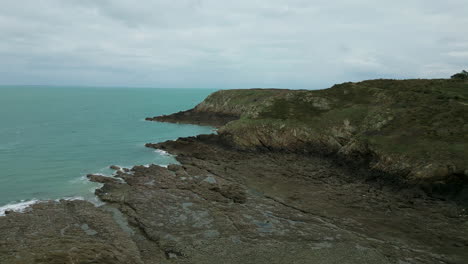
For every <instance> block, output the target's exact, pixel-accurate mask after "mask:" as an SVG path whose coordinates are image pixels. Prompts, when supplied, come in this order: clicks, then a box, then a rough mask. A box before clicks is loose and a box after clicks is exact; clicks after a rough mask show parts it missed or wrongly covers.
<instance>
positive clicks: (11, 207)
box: [0, 199, 41, 216]
mask: <svg viewBox="0 0 468 264" xmlns="http://www.w3.org/2000/svg"><path fill="white" fill-rule="evenodd" d="M39 202H41V201H39V200H36V199H33V200H30V201H21V202H19V203H11V204H7V205H4V206H1V207H0V216H5V211H14V212H20V213H22V212H24V210H26V209H27V208H28V207H30V206H31V205H33V204H35V203H39Z"/></svg>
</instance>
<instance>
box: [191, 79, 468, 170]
mask: <svg viewBox="0 0 468 264" xmlns="http://www.w3.org/2000/svg"><path fill="white" fill-rule="evenodd" d="M198 107H200V108H204V110H210V109H211V110H215V111H226V110H227V111H231V112H236V113H237V114H239V115H240V116H241V119H240V120H238V121H234V122H231V123H229V124H228V125H227V126H225V127H224V128H222V129H221V130H220V132H221V133H228V134H231V135H235V139H236V140H237V142H238V143H239V144H241V145H243V147H249V145H251V146H252V147H255V145H258V144H262V145H270V146H273V147H277V148H290V147H291V146H294V147H296V148H297V146H298V145H300V144H302V145H304V144H309V143H310V144H309V145H311V146H317V145H321V146H322V145H327V144H328V145H330V144H331V145H330V146H331V148H332V149H333V150H334V151H339V148H344V149H347V150H348V149H350V148H351V147H350V144H351V143H353V142H356V141H357V142H359V144H357V145H359V146H366V148H368V149H367V150H368V151H371V152H372V153H374V154H375V155H377V156H380V158H381V159H384V158H386V159H390V160H394V163H398V162H399V163H400V164H399V165H398V166H396V167H399V168H404V167H405V166H409V165H408V164H411V166H415V167H417V166H419V169H422V168H426V167H430V168H432V167H434V168H436V167H443V168H448V169H447V170H448V171H449V172H450V173H461V174H463V173H464V170H466V169H467V168H466V167H467V163H468V83H467V82H466V81H464V80H463V79H459V78H452V79H435V80H370V81H363V82H359V83H343V84H339V85H335V86H333V87H332V88H330V89H325V90H271V89H270V90H260V89H255V90H232V91H230V90H226V91H221V92H218V93H215V94H213V95H211V96H210V97H209V98H208V99H207V100H206V101H205V102H203V103H202V104H200V105H199V106H198ZM198 107H197V108H198ZM330 142H332V143H330ZM355 145H356V144H354V143H353V145H352V146H355ZM340 146H341V147H340ZM300 149H303V147H301V148H300ZM405 164H406V165H405ZM392 166H393V165H392Z"/></svg>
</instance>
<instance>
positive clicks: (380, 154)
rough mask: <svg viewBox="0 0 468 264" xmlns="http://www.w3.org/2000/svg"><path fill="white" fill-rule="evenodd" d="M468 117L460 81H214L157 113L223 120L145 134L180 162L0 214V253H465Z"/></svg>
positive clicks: (244, 259) (367, 257)
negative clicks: (88, 197)
mask: <svg viewBox="0 0 468 264" xmlns="http://www.w3.org/2000/svg"><path fill="white" fill-rule="evenodd" d="M467 117H468V83H467V81H465V80H445V79H437V80H402V81H397V80H372V81H364V82H359V83H344V84H339V85H335V86H333V87H331V88H329V89H324V90H286V89H249V90H222V91H218V92H215V93H213V94H211V95H210V96H209V97H208V98H206V99H205V100H204V101H203V102H201V103H200V104H199V105H197V106H196V107H195V108H194V109H190V110H187V111H182V112H179V113H175V114H169V115H165V116H157V117H148V118H147V120H148V121H158V122H174V123H189V124H199V125H210V126H215V127H217V131H216V133H214V134H211V135H199V136H196V137H187V138H179V139H177V140H175V141H166V142H159V143H148V144H147V145H146V146H147V147H148V148H155V149H159V150H163V151H167V152H168V153H170V154H172V155H175V157H176V159H177V161H178V163H179V164H172V165H169V166H168V167H167V168H166V167H161V166H158V165H150V166H135V167H133V168H131V169H121V168H118V167H113V168H114V169H116V173H115V175H114V176H113V177H106V176H102V175H89V176H88V178H89V179H90V180H91V181H93V182H98V183H101V184H102V187H101V188H99V189H97V190H96V195H97V196H98V197H99V198H100V200H101V201H103V202H104V205H101V206H99V207H96V206H95V205H93V204H91V203H89V202H86V201H65V200H62V201H58V202H57V201H50V202H43V203H38V204H35V205H33V206H31V207H30V208H28V209H27V210H25V212H13V211H9V212H7V214H6V216H4V217H0V236H1V238H2V239H1V240H0V263H17V264H19V263H44V264H45V263H47V264H49V263H52V264H55V263H56V264H59V263H109V264H110V263H141V264H143V263H356V264H357V263H398V264H403V263H421V264H422V263H446V264H448V263H454V264H455V263H459V264H462V263H467V261H468V211H467V210H468V184H467V183H468V162H467V161H468V138H467V135H468V125H467V124H468V120H467Z"/></svg>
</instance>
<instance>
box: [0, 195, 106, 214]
mask: <svg viewBox="0 0 468 264" xmlns="http://www.w3.org/2000/svg"><path fill="white" fill-rule="evenodd" d="M62 200H65V201H88V202H90V203H92V204H94V205H95V206H97V207H99V206H101V205H103V204H104V202H102V201H101V200H99V199H98V198H97V197H94V198H92V199H85V198H84V197H82V196H72V197H64V198H59V199H54V200H37V199H32V200H29V201H21V202H19V203H10V204H7V205H4V206H1V207H0V217H1V216H5V212H6V211H13V212H17V213H23V212H25V211H26V210H27V209H28V208H29V207H31V206H32V205H34V204H37V203H47V202H50V201H54V202H60V201H62Z"/></svg>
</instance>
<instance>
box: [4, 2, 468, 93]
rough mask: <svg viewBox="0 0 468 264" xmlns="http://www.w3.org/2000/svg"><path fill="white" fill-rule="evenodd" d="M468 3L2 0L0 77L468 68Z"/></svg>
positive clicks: (171, 82) (283, 76) (248, 75)
mask: <svg viewBox="0 0 468 264" xmlns="http://www.w3.org/2000/svg"><path fill="white" fill-rule="evenodd" d="M467 14H468V1H467V0H446V1H440V0H393V1H375V0H339V1H330V0H327V1H325V0H318V1H313V0H236V1H228V0H153V1H151V0H140V1H132V0H1V2H0V84H48V85H91V86H147V87H207V88H236V87H239V88H249V87H285V88H325V87H328V86H330V85H332V84H334V83H339V82H345V81H357V80H362V79H370V78H440V77H443V78H446V77H448V76H450V75H451V74H453V73H455V72H459V71H460V70H462V69H464V68H468V67H467V66H468V15H467Z"/></svg>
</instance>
